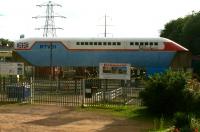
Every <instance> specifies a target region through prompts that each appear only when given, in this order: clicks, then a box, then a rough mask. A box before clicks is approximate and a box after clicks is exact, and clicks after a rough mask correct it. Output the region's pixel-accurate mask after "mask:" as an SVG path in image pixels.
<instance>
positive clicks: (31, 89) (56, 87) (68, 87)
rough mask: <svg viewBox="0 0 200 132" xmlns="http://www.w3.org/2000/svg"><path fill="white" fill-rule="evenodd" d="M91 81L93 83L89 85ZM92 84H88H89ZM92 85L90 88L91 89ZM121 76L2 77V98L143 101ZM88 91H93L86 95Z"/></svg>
mask: <svg viewBox="0 0 200 132" xmlns="http://www.w3.org/2000/svg"><path fill="white" fill-rule="evenodd" d="M88 82H89V83H90V84H89V85H87V84H88ZM88 87H89V88H88ZM88 89H89V90H88ZM141 90H142V88H136V87H132V86H129V85H127V84H126V82H124V81H121V80H100V79H92V80H45V79H44V80H42V79H39V80H37V79H36V80H35V79H34V78H31V79H30V80H24V81H22V82H17V80H15V79H14V78H4V77H0V102H26V103H30V104H55V105H60V106H99V105H104V106H116V105H129V104H136V105H141V100H140V99H139V98H138V97H139V92H140V91H141ZM87 91H90V92H91V95H90V96H88V95H87Z"/></svg>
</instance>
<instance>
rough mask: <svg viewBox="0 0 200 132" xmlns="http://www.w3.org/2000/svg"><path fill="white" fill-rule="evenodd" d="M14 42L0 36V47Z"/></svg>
mask: <svg viewBox="0 0 200 132" xmlns="http://www.w3.org/2000/svg"><path fill="white" fill-rule="evenodd" d="M13 46H14V42H13V41H10V40H8V39H3V38H0V47H13Z"/></svg>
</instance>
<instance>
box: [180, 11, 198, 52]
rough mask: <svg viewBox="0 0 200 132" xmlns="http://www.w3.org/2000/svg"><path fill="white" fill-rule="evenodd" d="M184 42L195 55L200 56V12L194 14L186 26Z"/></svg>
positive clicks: (184, 28)
mask: <svg viewBox="0 0 200 132" xmlns="http://www.w3.org/2000/svg"><path fill="white" fill-rule="evenodd" d="M182 39H183V41H184V43H185V44H187V45H188V48H189V50H190V51H191V52H192V53H193V55H198V54H200V12H198V13H193V15H191V17H189V19H187V21H186V22H185V24H184V27H183V37H182Z"/></svg>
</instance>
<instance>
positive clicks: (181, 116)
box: [174, 112, 191, 129]
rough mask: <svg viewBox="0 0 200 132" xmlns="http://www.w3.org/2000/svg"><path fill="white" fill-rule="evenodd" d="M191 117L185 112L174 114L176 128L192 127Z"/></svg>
mask: <svg viewBox="0 0 200 132" xmlns="http://www.w3.org/2000/svg"><path fill="white" fill-rule="evenodd" d="M190 122H191V117H190V116H189V115H187V114H185V113H181V112H177V113H175V115H174V125H175V127H176V128H184V129H186V128H190Z"/></svg>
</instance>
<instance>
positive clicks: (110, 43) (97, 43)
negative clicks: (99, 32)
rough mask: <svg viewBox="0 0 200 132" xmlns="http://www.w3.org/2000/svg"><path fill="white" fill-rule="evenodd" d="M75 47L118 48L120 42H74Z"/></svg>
mask: <svg viewBox="0 0 200 132" xmlns="http://www.w3.org/2000/svg"><path fill="white" fill-rule="evenodd" d="M76 45H104V46H106V45H117V46H120V45H121V43H120V42H76Z"/></svg>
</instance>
